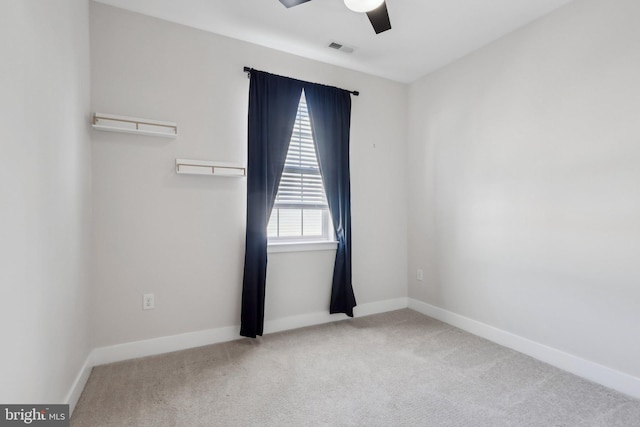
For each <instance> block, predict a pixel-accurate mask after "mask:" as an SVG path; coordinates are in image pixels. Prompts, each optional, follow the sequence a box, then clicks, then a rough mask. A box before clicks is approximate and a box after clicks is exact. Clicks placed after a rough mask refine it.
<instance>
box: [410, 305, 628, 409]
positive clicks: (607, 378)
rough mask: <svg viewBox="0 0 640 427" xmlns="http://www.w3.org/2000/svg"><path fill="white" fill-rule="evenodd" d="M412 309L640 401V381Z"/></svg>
mask: <svg viewBox="0 0 640 427" xmlns="http://www.w3.org/2000/svg"><path fill="white" fill-rule="evenodd" d="M408 306H409V308H410V309H412V310H415V311H417V312H419V313H422V314H425V315H427V316H429V317H433V318H434V319H437V320H440V321H442V322H445V323H448V324H450V325H453V326H455V327H457V328H460V329H463V330H465V331H467V332H470V333H472V334H474V335H477V336H479V337H482V338H485V339H488V340H489V341H493V342H495V343H497V344H500V345H502V346H505V347H508V348H511V349H513V350H516V351H518V352H520V353H524V354H526V355H528V356H531V357H533V358H535V359H538V360H540V361H542V362H545V363H548V364H550V365H552V366H555V367H557V368H560V369H562V370H565V371H568V372H571V373H572V374H575V375H578V376H580V377H583V378H586V379H588V380H590V381H593V382H596V383H598V384H602V385H604V386H605V387H609V388H612V389H614V390H618V391H620V392H622V393H624V394H627V395H629V396H632V397H635V398H640V378H637V377H634V376H631V375H629V374H625V373H624V372H620V371H616V370H615V369H611V368H608V367H606V366H604V365H600V364H598V363H595V362H591V361H589V360H585V359H582V358H580V357H578V356H574V355H572V354H569V353H565V352H564V351H561V350H558V349H556V348H553V347H549V346H546V345H544V344H540V343H538V342H535V341H531V340H529V339H527V338H523V337H521V336H519V335H515V334H512V333H511V332H507V331H503V330H502V329H498V328H495V327H493V326H490V325H487V324H485V323H482V322H478V321H476V320H473V319H470V318H468V317H464V316H461V315H459V314H456V313H453V312H451V311H447V310H444V309H442V308H439V307H436V306H433V305H430V304H427V303H425V302H422V301H418V300H415V299H413V298H409V300H408Z"/></svg>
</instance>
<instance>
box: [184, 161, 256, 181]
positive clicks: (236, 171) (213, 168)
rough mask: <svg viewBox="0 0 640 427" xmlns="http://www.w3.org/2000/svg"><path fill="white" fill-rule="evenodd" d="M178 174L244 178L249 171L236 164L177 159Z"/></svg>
mask: <svg viewBox="0 0 640 427" xmlns="http://www.w3.org/2000/svg"><path fill="white" fill-rule="evenodd" d="M176 173H180V174H190V175H214V176H232V177H243V176H246V175H247V169H246V168H245V167H244V166H242V165H239V164H235V163H222V162H210V161H206V160H188V159H176Z"/></svg>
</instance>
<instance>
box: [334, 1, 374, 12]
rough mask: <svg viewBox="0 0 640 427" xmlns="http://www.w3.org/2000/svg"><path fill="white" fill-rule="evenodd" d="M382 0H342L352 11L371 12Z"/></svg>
mask: <svg viewBox="0 0 640 427" xmlns="http://www.w3.org/2000/svg"><path fill="white" fill-rule="evenodd" d="M382 3H384V0H344V4H345V5H346V6H347V7H348V8H349V9H351V10H353V11H354V12H361V13H363V12H371V11H372V10H374V9H377V8H378V7H380V5H381V4H382Z"/></svg>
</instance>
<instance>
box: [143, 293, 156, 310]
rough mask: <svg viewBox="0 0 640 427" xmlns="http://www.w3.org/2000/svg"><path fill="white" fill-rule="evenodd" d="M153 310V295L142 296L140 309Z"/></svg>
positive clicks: (154, 303) (154, 304) (154, 305)
mask: <svg viewBox="0 0 640 427" xmlns="http://www.w3.org/2000/svg"><path fill="white" fill-rule="evenodd" d="M154 308H156V301H155V297H154V296H153V294H144V295H142V309H143V310H153V309H154Z"/></svg>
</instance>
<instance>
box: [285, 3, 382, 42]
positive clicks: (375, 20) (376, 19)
mask: <svg viewBox="0 0 640 427" xmlns="http://www.w3.org/2000/svg"><path fill="white" fill-rule="evenodd" d="M280 1H282V0H280ZM367 16H368V17H369V21H371V25H373V29H374V31H375V32H376V34H380V33H382V32H385V31H387V30H390V29H391V21H390V20H389V11H388V10H387V3H386V2H383V3H382V4H381V5H380V6H379V7H378V8H377V9H373V10H372V11H371V12H367Z"/></svg>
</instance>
